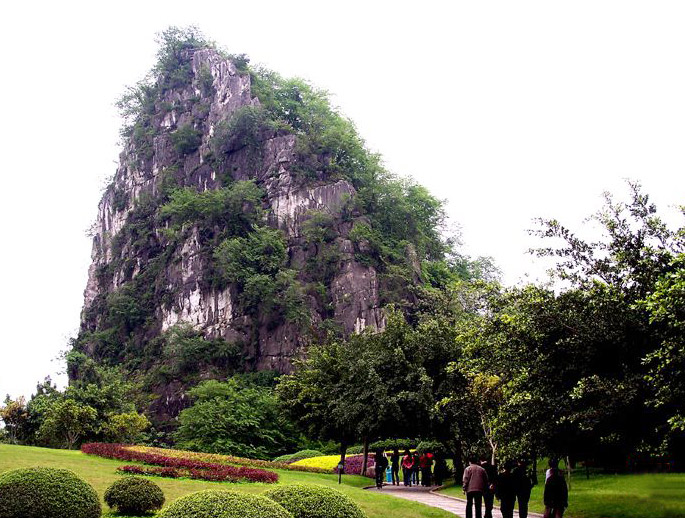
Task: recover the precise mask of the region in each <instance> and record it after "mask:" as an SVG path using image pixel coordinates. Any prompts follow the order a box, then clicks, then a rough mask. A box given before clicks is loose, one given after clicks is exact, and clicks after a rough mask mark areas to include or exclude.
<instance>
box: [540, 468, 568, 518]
mask: <svg viewBox="0 0 685 518" xmlns="http://www.w3.org/2000/svg"><path fill="white" fill-rule="evenodd" d="M549 467H550V469H549V470H548V471H549V476H548V477H547V480H546V481H545V495H544V497H543V498H544V502H545V518H562V516H564V511H565V510H566V508H567V507H568V487H567V486H566V480H564V475H563V474H562V473H561V471H559V465H558V463H557V462H556V461H552V460H550V462H549Z"/></svg>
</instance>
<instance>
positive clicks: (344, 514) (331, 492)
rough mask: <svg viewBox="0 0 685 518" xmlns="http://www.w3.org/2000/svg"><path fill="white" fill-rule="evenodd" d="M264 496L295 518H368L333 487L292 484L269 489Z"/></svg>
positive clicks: (347, 497)
mask: <svg viewBox="0 0 685 518" xmlns="http://www.w3.org/2000/svg"><path fill="white" fill-rule="evenodd" d="M264 496H266V497H268V498H271V499H272V500H273V501H274V502H277V503H279V504H281V505H282V506H283V507H284V508H285V509H287V510H288V511H290V512H291V513H292V515H293V518H366V514H365V513H364V511H362V509H361V508H360V507H359V506H358V505H357V504H356V502H354V501H353V500H352V499H351V498H350V497H349V496H347V495H346V494H345V493H342V492H340V491H338V490H337V489H333V488H331V487H326V486H317V485H313V484H291V485H285V486H277V487H275V488H273V489H269V490H268V491H266V492H265V493H264Z"/></svg>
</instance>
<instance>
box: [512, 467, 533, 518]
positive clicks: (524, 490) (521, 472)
mask: <svg viewBox="0 0 685 518" xmlns="http://www.w3.org/2000/svg"><path fill="white" fill-rule="evenodd" d="M513 475H514V481H515V484H516V499H517V500H518V502H519V518H528V502H529V501H530V491H531V489H533V483H532V482H531V480H530V476H529V475H528V465H527V463H526V461H525V460H523V459H519V461H518V462H517V464H516V467H515V468H514V471H513Z"/></svg>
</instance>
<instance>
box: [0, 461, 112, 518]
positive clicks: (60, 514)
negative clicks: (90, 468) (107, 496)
mask: <svg viewBox="0 0 685 518" xmlns="http://www.w3.org/2000/svg"><path fill="white" fill-rule="evenodd" d="M101 513H102V508H101V507H100V499H99V498H98V494H97V493H96V492H95V489H93V487H92V486H91V485H90V484H88V483H87V482H85V481H83V480H81V479H80V478H79V477H78V476H77V475H76V474H75V473H74V472H72V471H69V470H67V469H56V468H24V469H15V470H12V471H7V472H5V473H2V474H0V518H67V517H68V518H100V514H101Z"/></svg>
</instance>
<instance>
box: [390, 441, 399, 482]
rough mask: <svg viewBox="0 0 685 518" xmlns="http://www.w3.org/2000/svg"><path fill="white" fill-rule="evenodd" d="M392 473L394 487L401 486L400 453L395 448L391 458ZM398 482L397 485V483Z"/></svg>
mask: <svg viewBox="0 0 685 518" xmlns="http://www.w3.org/2000/svg"><path fill="white" fill-rule="evenodd" d="M390 471H391V472H392V485H393V486H395V485H397V486H399V485H400V452H399V451H398V449H397V448H395V449H394V450H393V452H392V455H391V456H390ZM396 481H397V483H395V482H396Z"/></svg>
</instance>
